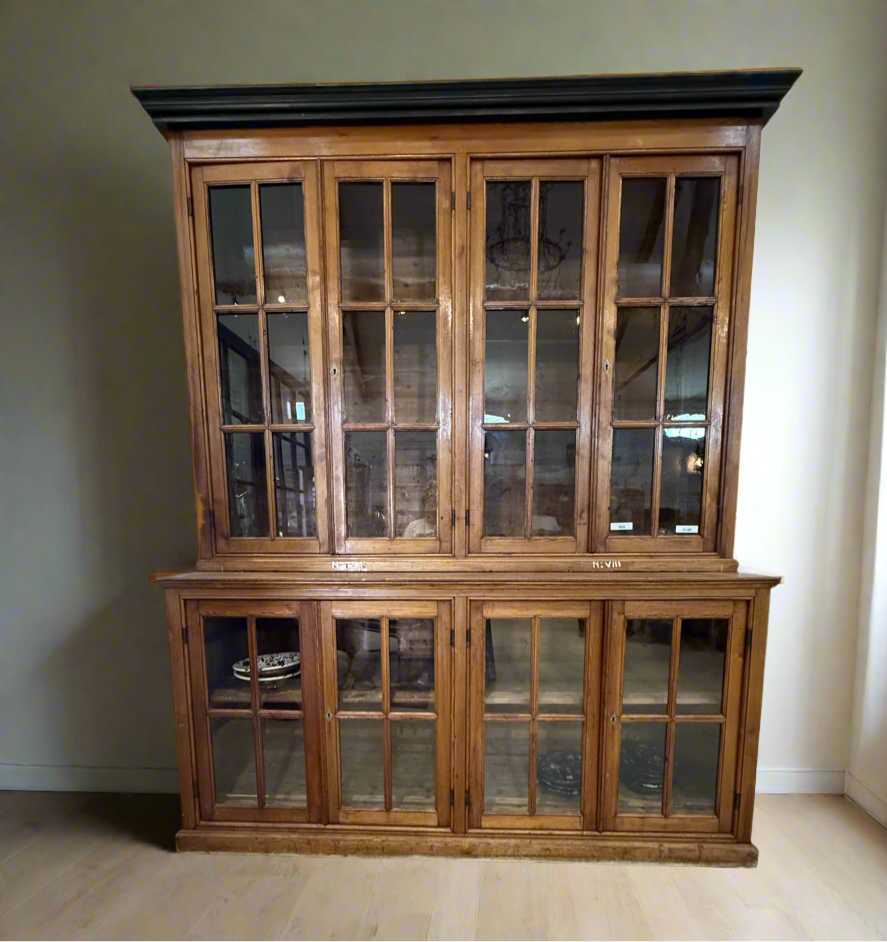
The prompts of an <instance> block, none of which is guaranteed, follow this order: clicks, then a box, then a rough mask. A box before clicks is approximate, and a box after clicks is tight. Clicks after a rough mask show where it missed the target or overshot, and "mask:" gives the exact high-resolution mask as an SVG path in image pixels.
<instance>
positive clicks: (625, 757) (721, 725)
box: [603, 601, 747, 833]
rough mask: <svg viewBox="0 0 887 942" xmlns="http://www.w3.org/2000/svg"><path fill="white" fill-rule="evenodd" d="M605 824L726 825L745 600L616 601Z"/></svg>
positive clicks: (656, 827)
mask: <svg viewBox="0 0 887 942" xmlns="http://www.w3.org/2000/svg"><path fill="white" fill-rule="evenodd" d="M610 612H611V615H610V623H609V626H608V632H607V664H608V668H607V693H606V709H605V722H604V727H605V730H606V731H605V733H604V737H605V759H604V789H603V794H604V807H603V829H604V830H605V831H687V832H697V831H698V832H723V833H729V832H731V831H732V829H733V814H734V810H733V805H734V782H735V780H736V764H737V742H738V737H739V714H740V702H741V688H742V665H743V655H744V650H745V644H746V612H747V603H746V602H731V601H726V602H722V601H709V602H674V601H669V602H648V601H642V602H641V601H636V602H613V603H611V604H610Z"/></svg>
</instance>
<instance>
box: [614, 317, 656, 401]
mask: <svg viewBox="0 0 887 942" xmlns="http://www.w3.org/2000/svg"><path fill="white" fill-rule="evenodd" d="M658 376H659V308H658V307H621V308H619V311H618V313H617V315H616V363H615V368H614V370H613V418H614V419H655V418H656V389H657V383H658Z"/></svg>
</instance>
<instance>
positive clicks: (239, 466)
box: [225, 432, 269, 536]
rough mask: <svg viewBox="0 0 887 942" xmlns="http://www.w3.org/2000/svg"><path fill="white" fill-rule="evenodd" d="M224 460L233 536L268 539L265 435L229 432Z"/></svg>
mask: <svg viewBox="0 0 887 942" xmlns="http://www.w3.org/2000/svg"><path fill="white" fill-rule="evenodd" d="M225 461H226V467H227V470H228V518H229V521H228V522H229V526H230V529H231V536H268V535H269V524H268V482H267V481H266V479H265V436H264V435H263V434H262V433H261V432H226V433H225Z"/></svg>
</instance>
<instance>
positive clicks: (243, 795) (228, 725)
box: [210, 716, 259, 808]
mask: <svg viewBox="0 0 887 942" xmlns="http://www.w3.org/2000/svg"><path fill="white" fill-rule="evenodd" d="M210 736H211V738H212V753H213V771H214V773H215V775H214V778H215V781H216V802H215V803H216V805H221V806H222V807H225V806H232V805H233V806H236V807H240V808H243V807H247V808H256V807H258V804H259V799H258V788H257V786H256V746H255V736H254V730H253V721H252V717H249V718H246V719H239V718H233V717H230V716H226V717H216V718H215V719H212V720H211V721H210Z"/></svg>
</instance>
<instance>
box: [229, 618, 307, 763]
mask: <svg viewBox="0 0 887 942" xmlns="http://www.w3.org/2000/svg"><path fill="white" fill-rule="evenodd" d="M256 650H257V651H258V671H259V673H258V676H259V705H260V706H261V708H262V709H263V710H301V709H302V643H301V636H300V634H299V619H298V618H257V619H256ZM240 674H241V676H247V677H248V676H249V671H246V672H243V671H241V672H240ZM266 763H267V756H266Z"/></svg>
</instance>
